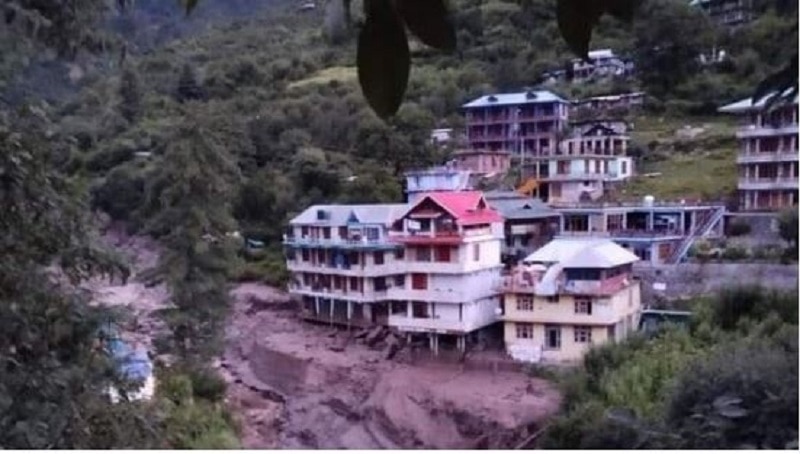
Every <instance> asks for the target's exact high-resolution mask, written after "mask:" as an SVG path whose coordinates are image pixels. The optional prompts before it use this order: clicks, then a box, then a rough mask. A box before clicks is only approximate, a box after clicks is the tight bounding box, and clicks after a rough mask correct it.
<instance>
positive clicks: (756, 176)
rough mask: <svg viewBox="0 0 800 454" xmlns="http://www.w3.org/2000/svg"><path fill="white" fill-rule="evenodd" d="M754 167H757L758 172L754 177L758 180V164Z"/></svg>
mask: <svg viewBox="0 0 800 454" xmlns="http://www.w3.org/2000/svg"><path fill="white" fill-rule="evenodd" d="M754 167H755V172H756V174H755V176H754V178H755V179H756V180H758V164H756V165H755V166H754Z"/></svg>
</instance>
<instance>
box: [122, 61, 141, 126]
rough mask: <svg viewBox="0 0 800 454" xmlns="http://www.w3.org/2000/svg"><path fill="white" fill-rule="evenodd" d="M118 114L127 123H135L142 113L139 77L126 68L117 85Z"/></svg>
mask: <svg viewBox="0 0 800 454" xmlns="http://www.w3.org/2000/svg"><path fill="white" fill-rule="evenodd" d="M119 96H120V104H119V113H120V115H122V117H123V118H125V119H126V120H128V121H129V122H134V121H136V120H137V119H138V118H139V116H140V115H141V113H142V92H141V87H140V84H139V77H138V76H137V75H136V73H135V72H134V71H133V70H132V69H130V68H126V69H125V70H124V71H123V72H122V77H121V79H120V84H119Z"/></svg>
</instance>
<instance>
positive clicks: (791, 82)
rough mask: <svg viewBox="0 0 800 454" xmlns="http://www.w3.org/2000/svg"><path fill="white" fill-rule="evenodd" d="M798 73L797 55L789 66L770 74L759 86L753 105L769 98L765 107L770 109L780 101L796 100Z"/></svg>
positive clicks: (754, 95)
mask: <svg viewBox="0 0 800 454" xmlns="http://www.w3.org/2000/svg"><path fill="white" fill-rule="evenodd" d="M797 71H798V64H797V54H795V55H794V57H793V58H792V60H791V61H790V62H789V64H787V65H786V66H784V67H783V68H782V69H781V70H780V71H777V72H775V73H772V74H770V75H769V76H767V78H766V79H764V80H762V81H761V82H760V83H759V84H758V86H757V87H756V91H755V93H754V94H753V101H752V103H753V104H756V103H758V102H759V101H761V100H762V99H764V98H766V97H767V96H769V99H768V100H767V102H766V103H765V107H766V108H767V109H768V108H769V107H770V106H771V105H772V104H773V103H775V102H776V101H778V100H781V99H784V100H785V99H790V100H791V98H794V96H795V95H796V94H797V86H798V81H797Z"/></svg>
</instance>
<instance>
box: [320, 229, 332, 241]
mask: <svg viewBox="0 0 800 454" xmlns="http://www.w3.org/2000/svg"><path fill="white" fill-rule="evenodd" d="M322 237H323V238H325V239H326V240H329V239H331V228H330V227H323V228H322Z"/></svg>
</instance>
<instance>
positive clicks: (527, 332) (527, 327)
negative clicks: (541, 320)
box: [514, 323, 533, 339]
mask: <svg viewBox="0 0 800 454" xmlns="http://www.w3.org/2000/svg"><path fill="white" fill-rule="evenodd" d="M514 326H515V327H516V329H517V339H533V324H532V323H515V324H514Z"/></svg>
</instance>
